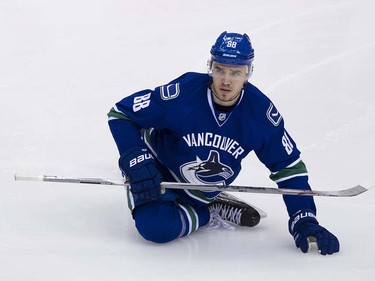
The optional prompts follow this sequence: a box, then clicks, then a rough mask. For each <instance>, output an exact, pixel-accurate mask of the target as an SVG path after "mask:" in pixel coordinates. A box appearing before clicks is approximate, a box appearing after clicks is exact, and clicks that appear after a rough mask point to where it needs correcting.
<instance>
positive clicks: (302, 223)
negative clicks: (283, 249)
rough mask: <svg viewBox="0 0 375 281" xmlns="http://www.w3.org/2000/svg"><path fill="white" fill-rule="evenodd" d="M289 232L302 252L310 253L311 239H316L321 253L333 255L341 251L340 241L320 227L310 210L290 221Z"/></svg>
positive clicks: (301, 212) (302, 212)
mask: <svg viewBox="0 0 375 281" xmlns="http://www.w3.org/2000/svg"><path fill="white" fill-rule="evenodd" d="M289 232H290V234H292V235H293V237H294V242H295V243H296V246H297V248H300V249H301V251H302V252H304V253H307V252H308V251H309V248H310V245H309V239H310V237H313V238H315V239H314V240H316V242H317V244H318V249H319V253H320V254H322V255H326V254H328V255H331V254H333V253H336V252H338V251H339V250H340V243H339V240H338V239H337V238H336V236H335V235H333V234H332V233H331V232H329V231H328V230H327V229H325V228H324V227H322V226H320V225H319V223H318V221H317V220H316V218H315V215H314V213H313V212H312V211H310V210H300V211H298V212H297V213H296V214H294V215H293V216H292V217H291V218H290V219H289Z"/></svg>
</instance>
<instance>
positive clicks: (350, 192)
mask: <svg viewBox="0 0 375 281" xmlns="http://www.w3.org/2000/svg"><path fill="white" fill-rule="evenodd" d="M14 179H15V180H17V181H19V180H22V181H44V182H62V183H79V184H99V185H119V186H128V185H129V184H127V183H123V182H122V181H112V180H107V179H100V178H66V177H58V176H46V175H21V174H16V175H15V176H14ZM374 185H375V184H374V182H372V183H371V184H370V185H368V186H369V187H367V188H366V187H364V186H362V185H356V186H354V187H352V188H348V189H341V190H334V191H318V190H302V189H286V188H273V187H259V186H242V185H224V186H223V185H197V184H190V183H176V182H163V183H162V185H161V187H162V189H165V188H171V189H193V190H202V191H231V192H249V193H261V194H281V195H300V196H328V197H351V196H357V195H359V194H361V193H363V192H366V191H367V190H369V189H370V188H372V187H374Z"/></svg>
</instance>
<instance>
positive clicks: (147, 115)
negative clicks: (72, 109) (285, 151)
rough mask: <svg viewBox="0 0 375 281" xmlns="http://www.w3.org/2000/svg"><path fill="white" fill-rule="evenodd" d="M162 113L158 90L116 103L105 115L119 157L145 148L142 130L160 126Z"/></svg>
mask: <svg viewBox="0 0 375 281" xmlns="http://www.w3.org/2000/svg"><path fill="white" fill-rule="evenodd" d="M164 113H165V111H164V110H162V107H161V104H160V95H159V92H158V88H156V89H155V90H148V89H147V90H143V91H140V92H137V93H135V94H132V95H130V96H128V97H125V98H124V99H122V100H121V101H119V102H118V103H116V104H115V106H114V107H112V108H111V110H110V111H109V113H108V114H107V115H108V124H109V127H110V130H111V133H112V136H113V138H114V140H115V142H116V145H117V148H118V150H119V153H120V155H122V154H123V153H124V152H126V151H128V150H129V149H131V148H133V147H137V146H138V147H145V144H144V142H143V140H142V130H143V129H147V128H150V127H155V126H162V125H163V120H164ZM156 120H157V122H156Z"/></svg>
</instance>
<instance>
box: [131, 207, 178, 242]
mask: <svg viewBox="0 0 375 281" xmlns="http://www.w3.org/2000/svg"><path fill="white" fill-rule="evenodd" d="M134 220H135V225H136V228H137V230H138V232H139V234H140V235H141V236H142V237H143V238H144V239H146V240H149V241H152V242H155V243H166V242H170V241H172V240H174V239H176V238H178V237H179V236H180V233H181V230H182V223H181V218H180V215H179V212H178V210H177V208H176V206H175V204H174V203H172V202H162V201H156V202H150V203H148V204H144V205H141V206H138V207H137V208H136V210H134Z"/></svg>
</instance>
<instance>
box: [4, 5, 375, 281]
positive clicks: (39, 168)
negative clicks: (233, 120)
mask: <svg viewBox="0 0 375 281" xmlns="http://www.w3.org/2000/svg"><path fill="white" fill-rule="evenodd" d="M374 24H375V17H374V4H373V1H372V0H362V1H360V0H356V1H341V0H314V1H311V0H299V1H297V0H284V1H277V0H272V1H265V0H238V1H233V0H215V1H214V0H207V1H198V0H189V1H168V0H156V1H155V0H153V1H151V0H149V1H143V0H140V1H129V0H123V1H119V0H95V1H89V0H64V1H59V0H17V1H15V0H2V1H0V40H1V44H0V97H1V110H0V122H1V123H0V128H1V131H0V136H1V137H0V280H6V281H14V280H17V281H18V280H22V281H23V280H27V281H31V280H38V281H44V280H48V281H50V280H54V281H56V280H90V281H94V280H101V281H102V280H147V281H149V280H160V281H169V280H173V281H176V280H187V281H190V280H216V281H220V280H356V281H359V280H374V278H375V246H374V242H373V240H374V239H373V236H374V233H375V220H374V215H375V190H370V191H368V192H367V193H365V194H362V195H360V196H358V197H353V198H345V199H344V198H342V199H339V198H336V199H335V198H316V204H317V207H318V218H319V220H320V222H321V224H322V225H324V226H325V227H327V228H328V229H330V230H331V231H332V232H333V233H335V234H336V235H337V236H338V237H339V239H340V242H341V249H342V250H341V252H340V253H338V254H336V255H333V256H320V255H319V254H318V253H317V252H316V249H313V251H311V252H310V253H308V254H303V253H301V252H300V251H299V250H298V249H296V248H295V246H294V243H293V240H292V237H291V236H290V234H289V233H288V231H287V219H288V218H287V214H286V211H285V207H284V205H283V202H282V199H281V197H280V196H277V195H250V194H241V195H240V197H241V198H242V199H245V200H247V201H249V202H250V203H252V204H255V205H257V206H259V207H261V208H262V209H264V210H265V211H267V213H268V217H267V218H266V219H265V220H264V221H262V222H261V223H260V225H259V226H257V227H256V228H254V229H237V230H236V231H226V230H224V229H220V230H211V231H209V230H202V231H198V232H197V233H195V234H193V235H191V236H189V237H187V238H183V239H179V240H177V241H175V242H172V243H169V244H166V245H155V244H152V243H148V242H146V241H144V240H143V239H142V238H140V237H139V236H138V234H137V233H136V231H135V229H134V226H133V221H132V219H131V217H130V214H129V211H128V209H127V206H126V198H125V192H124V190H123V189H122V188H119V187H102V186H87V185H74V184H48V183H39V182H15V181H14V180H13V175H14V173H16V172H21V173H27V174H52V175H60V176H73V177H74V176H77V177H103V178H119V176H120V175H119V172H118V170H117V158H118V155H117V149H116V147H115V144H114V142H113V140H112V137H111V135H110V132H109V129H108V126H107V119H106V113H107V112H108V111H109V109H110V108H111V107H112V105H113V104H114V103H115V102H117V101H118V100H120V99H121V98H122V97H123V96H126V95H128V94H130V93H132V92H134V91H137V90H141V89H144V88H153V87H155V86H158V85H161V84H163V83H166V82H168V81H170V80H172V79H174V78H175V77H177V76H179V75H180V74H182V73H183V72H186V71H198V72H204V71H205V70H206V65H205V64H206V60H207V58H208V54H209V49H210V47H211V45H212V44H213V42H214V40H215V39H216V37H217V36H218V35H219V34H220V33H221V32H222V31H224V30H228V31H232V32H240V33H244V32H246V33H248V34H249V35H250V37H251V39H252V41H253V45H254V48H255V52H256V55H255V71H254V75H253V77H252V78H251V82H253V83H254V84H255V85H256V86H258V87H259V88H260V89H261V90H263V91H264V92H265V93H266V94H267V95H269V97H270V98H271V99H272V100H273V101H274V102H275V104H276V105H277V107H278V109H279V110H280V112H281V113H282V114H283V116H284V119H285V120H286V126H287V129H288V131H289V132H290V133H291V135H292V136H293V138H294V139H295V140H296V141H297V143H298V144H299V148H300V150H301V151H302V157H303V159H304V161H305V162H306V164H307V166H308V169H309V172H310V183H311V185H312V186H313V188H315V189H327V190H328V189H340V188H344V187H351V186H353V185H356V184H358V183H360V182H361V181H363V180H367V178H368V177H371V176H373V175H374V170H375V167H374V157H375V145H374V139H375V124H374V121H375V95H374V88H375V78H374V74H375V32H374V29H373V26H374ZM236 183H237V184H261V185H273V183H272V182H271V181H270V180H269V179H268V171H267V170H266V169H265V168H264V167H263V166H262V165H261V164H260V163H259V162H258V160H257V159H256V157H255V156H254V154H251V155H250V156H249V157H248V159H247V160H246V161H245V162H244V165H243V172H242V174H241V175H240V177H239V178H238V180H237V181H236Z"/></svg>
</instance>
